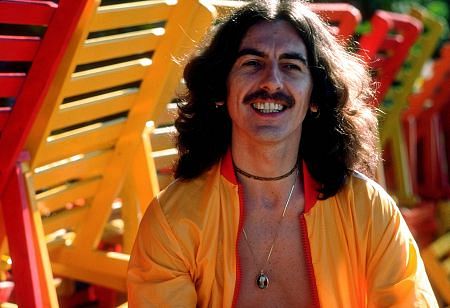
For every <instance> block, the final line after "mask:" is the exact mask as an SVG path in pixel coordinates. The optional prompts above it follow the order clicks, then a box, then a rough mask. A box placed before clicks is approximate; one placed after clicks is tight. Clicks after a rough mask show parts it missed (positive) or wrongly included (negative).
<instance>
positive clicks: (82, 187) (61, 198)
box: [36, 178, 101, 214]
mask: <svg viewBox="0 0 450 308" xmlns="http://www.w3.org/2000/svg"><path fill="white" fill-rule="evenodd" d="M100 180H101V178H95V179H90V180H86V181H81V182H77V183H73V184H66V185H61V186H58V187H56V188H53V189H50V190H48V191H45V192H42V193H39V194H37V195H36V204H37V207H38V209H39V210H40V211H41V212H42V213H44V214H46V213H52V212H54V211H58V210H62V209H64V208H65V206H66V204H67V203H70V202H74V201H75V200H78V199H89V198H91V197H92V196H93V195H94V194H95V192H96V191H97V189H98V186H99V184H100Z"/></svg>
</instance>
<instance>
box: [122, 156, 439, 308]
mask: <svg viewBox="0 0 450 308" xmlns="http://www.w3.org/2000/svg"><path fill="white" fill-rule="evenodd" d="M302 174H303V183H304V193H305V210H304V213H303V214H301V215H300V216H299V223H300V226H301V230H302V233H303V235H304V236H303V237H304V238H303V247H304V251H305V256H306V263H307V264H306V266H307V269H308V273H309V279H310V284H311V287H312V288H311V289H312V293H313V294H311V296H312V298H313V301H314V304H315V306H317V307H319V306H322V307H438V305H437V303H436V299H435V297H434V294H433V291H432V289H431V287H430V284H429V281H428V278H427V276H426V273H425V270H424V266H423V263H422V260H421V258H420V255H419V250H418V248H417V245H416V243H415V241H414V239H413V237H412V235H411V233H410V232H409V230H408V228H407V226H406V224H405V221H404V220H403V218H402V216H401V214H400V212H399V210H398V208H397V206H396V205H395V203H394V201H393V200H392V199H391V198H390V197H389V196H388V194H387V193H386V192H385V191H384V190H383V189H382V188H381V187H380V186H378V185H377V184H376V183H374V182H373V181H371V180H369V179H367V178H365V177H364V176H362V175H360V174H356V173H355V174H354V175H353V176H351V177H350V178H349V179H348V181H347V183H346V184H345V186H344V187H343V189H341V191H340V192H339V193H338V194H336V195H335V196H333V197H330V198H328V199H326V200H317V192H316V190H315V187H317V186H316V184H315V182H314V181H313V180H312V178H311V177H310V175H309V174H308V170H307V168H306V166H305V165H303V172H302ZM240 190H241V188H240V186H239V184H238V182H237V179H236V176H235V174H234V170H233V166H232V161H231V154H230V153H229V152H228V153H227V155H226V156H225V157H224V158H223V159H222V161H221V162H220V163H219V164H217V165H216V166H214V167H213V168H212V169H211V170H210V171H208V172H206V173H204V174H203V175H201V176H200V177H198V178H196V179H194V180H189V181H179V180H177V181H175V182H174V183H172V184H171V185H169V186H168V187H167V188H166V189H165V190H164V191H162V192H161V193H160V195H159V196H158V198H156V199H155V200H153V202H152V203H151V204H150V206H149V208H148V209H147V211H146V213H145V215H144V217H143V218H142V221H141V225H140V228H139V232H138V235H137V238H136V242H135V244H134V248H133V252H132V254H131V259H130V264H129V270H128V297H129V298H128V300H129V305H130V307H195V306H198V307H232V306H233V305H234V303H235V302H236V300H237V296H238V293H239V285H240V269H239V256H238V254H237V252H238V250H237V245H238V241H239V240H240V236H241V234H242V224H243V221H242V220H243V215H242V214H243V211H244V204H243V202H242V199H241V198H240V197H239V195H240V194H241V193H242V192H241V191H240Z"/></svg>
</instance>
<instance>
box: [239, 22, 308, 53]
mask: <svg viewBox="0 0 450 308" xmlns="http://www.w3.org/2000/svg"><path fill="white" fill-rule="evenodd" d="M246 48H254V49H257V50H260V51H262V52H264V53H270V52H276V53H277V52H278V53H285V52H295V53H300V54H303V55H304V56H305V57H306V47H305V44H304V42H303V40H302V38H301V37H300V36H299V35H298V33H297V31H296V29H295V28H294V27H293V26H292V25H291V24H290V23H289V22H287V21H284V20H277V21H263V22H259V23H257V24H255V25H253V26H251V27H250V28H249V29H248V31H247V33H246V34H245V36H244V38H243V39H242V42H241V45H240V48H239V49H240V50H242V49H246Z"/></svg>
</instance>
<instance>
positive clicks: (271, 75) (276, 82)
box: [260, 65, 283, 93]
mask: <svg viewBox="0 0 450 308" xmlns="http://www.w3.org/2000/svg"><path fill="white" fill-rule="evenodd" d="M282 87H283V80H282V76H281V73H280V71H279V69H278V67H277V66H276V65H268V66H267V67H266V69H265V70H264V75H263V77H262V80H261V85H260V88H261V89H264V90H266V91H268V92H269V93H273V92H276V91H279V90H281V88H282Z"/></svg>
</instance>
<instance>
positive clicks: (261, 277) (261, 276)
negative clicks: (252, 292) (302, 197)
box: [242, 170, 298, 289]
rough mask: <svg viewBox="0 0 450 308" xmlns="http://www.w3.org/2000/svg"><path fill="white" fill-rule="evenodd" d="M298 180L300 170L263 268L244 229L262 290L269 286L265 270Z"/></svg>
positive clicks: (257, 282) (258, 283) (257, 279)
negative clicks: (257, 269) (258, 269)
mask: <svg viewBox="0 0 450 308" xmlns="http://www.w3.org/2000/svg"><path fill="white" fill-rule="evenodd" d="M297 178H298V170H297V173H296V176H295V179H294V184H292V187H291V190H290V191H289V195H288V198H287V200H286V203H285V204H284V209H283V213H282V214H281V217H280V219H279V220H278V225H277V229H276V233H275V237H274V238H273V240H272V244H271V245H270V249H269V253H268V254H267V258H266V262H265V263H264V266H263V267H259V265H258V263H257V262H256V260H257V259H256V256H255V253H254V252H253V249H252V247H251V245H250V242H249V241H248V237H247V232H245V228H244V227H243V228H242V233H244V239H245V242H246V243H247V246H248V249H249V250H250V253H251V254H252V257H253V260H254V261H255V264H256V267H258V268H260V271H259V274H258V275H257V276H256V285H257V286H258V288H260V289H265V288H267V287H268V286H269V276H267V274H266V273H264V269H265V268H266V267H267V264H268V263H269V260H270V256H271V255H272V251H273V247H274V246H275V242H276V240H277V238H278V233H279V231H280V226H281V222H282V220H283V217H284V215H285V214H286V210H287V208H288V205H289V201H291V197H292V193H293V192H294V188H295V183H296V182H297Z"/></svg>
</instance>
